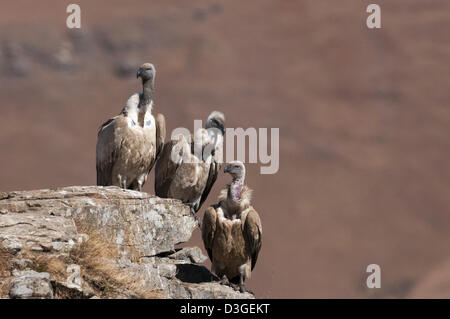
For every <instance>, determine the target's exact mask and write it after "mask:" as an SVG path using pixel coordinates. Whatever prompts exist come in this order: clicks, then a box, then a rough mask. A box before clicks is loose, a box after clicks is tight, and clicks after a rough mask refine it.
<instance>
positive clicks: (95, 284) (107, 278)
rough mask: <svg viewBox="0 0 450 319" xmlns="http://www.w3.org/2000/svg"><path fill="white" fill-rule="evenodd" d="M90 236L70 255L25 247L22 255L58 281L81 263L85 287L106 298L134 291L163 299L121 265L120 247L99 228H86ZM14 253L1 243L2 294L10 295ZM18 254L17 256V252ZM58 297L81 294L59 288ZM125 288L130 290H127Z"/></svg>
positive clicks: (34, 267)
mask: <svg viewBox="0 0 450 319" xmlns="http://www.w3.org/2000/svg"><path fill="white" fill-rule="evenodd" d="M85 233H87V234H88V235H89V239H88V240H87V241H85V242H83V243H81V244H80V245H78V246H76V247H75V248H74V249H72V250H71V251H70V252H69V254H67V255H58V256H54V255H49V254H47V253H42V252H32V251H29V250H27V249H23V250H22V252H21V254H20V257H19V258H26V259H30V260H31V261H32V263H31V265H30V266H29V268H31V269H33V270H35V271H37V272H48V273H49V274H50V275H51V276H52V277H53V278H54V279H56V281H57V282H60V283H65V282H66V281H67V278H68V276H69V275H70V274H69V273H68V272H67V267H68V266H69V265H70V264H77V265H79V266H80V267H81V277H82V286H83V290H85V288H86V289H87V291H91V292H92V293H94V294H95V295H97V296H99V297H102V298H123V297H129V296H130V294H131V296H132V297H135V298H146V299H159V298H165V297H166V296H165V295H163V294H161V293H159V292H156V291H148V290H144V289H142V288H140V287H139V286H138V285H137V284H136V283H135V278H134V277H133V276H132V275H131V274H130V273H128V272H126V271H125V270H123V269H121V268H120V267H119V266H118V265H117V264H116V263H115V262H114V259H116V258H118V257H119V254H118V251H117V247H116V246H115V245H113V244H111V243H107V242H105V241H104V240H103V239H102V237H101V236H100V235H98V234H97V233H95V232H85ZM12 258H14V255H13V254H11V253H9V252H7V251H6V250H4V249H2V248H1V247H0V297H7V296H8V289H9V287H8V286H9V285H8V282H9V281H8V280H6V279H7V278H9V277H10V276H11V271H12V265H11V262H10V261H11V259H12ZM16 258H17V256H16ZM57 291H58V292H57V295H56V298H81V297H82V296H81V295H79V296H78V295H77V294H73V291H72V292H70V290H68V291H66V290H64V289H59V290H57ZM125 291H129V292H130V293H129V294H126V293H125Z"/></svg>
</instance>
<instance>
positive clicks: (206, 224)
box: [202, 207, 217, 262]
mask: <svg viewBox="0 0 450 319" xmlns="http://www.w3.org/2000/svg"><path fill="white" fill-rule="evenodd" d="M216 225H217V212H216V210H215V209H214V207H208V209H207V210H206V211H205V214H204V215H203V221H202V239H203V244H204V245H205V249H206V252H207V253H208V256H209V259H210V260H211V262H212V261H213V256H212V245H213V240H214V233H215V231H216Z"/></svg>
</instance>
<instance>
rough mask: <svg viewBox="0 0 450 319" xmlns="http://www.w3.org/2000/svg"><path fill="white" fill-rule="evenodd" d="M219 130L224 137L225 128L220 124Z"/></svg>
mask: <svg viewBox="0 0 450 319" xmlns="http://www.w3.org/2000/svg"><path fill="white" fill-rule="evenodd" d="M219 130H220V131H221V132H222V135H225V126H224V125H223V124H222V123H220V125H219Z"/></svg>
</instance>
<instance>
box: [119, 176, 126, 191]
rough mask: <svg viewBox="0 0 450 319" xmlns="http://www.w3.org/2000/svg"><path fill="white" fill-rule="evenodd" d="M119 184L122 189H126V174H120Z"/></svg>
mask: <svg viewBox="0 0 450 319" xmlns="http://www.w3.org/2000/svg"><path fill="white" fill-rule="evenodd" d="M120 184H121V187H122V188H123V189H127V178H126V176H122V177H121V178H120Z"/></svg>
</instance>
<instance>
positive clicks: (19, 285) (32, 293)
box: [9, 270, 53, 299]
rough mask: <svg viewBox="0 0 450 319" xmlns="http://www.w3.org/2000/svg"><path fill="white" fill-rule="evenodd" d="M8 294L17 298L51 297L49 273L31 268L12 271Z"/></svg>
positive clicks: (51, 289)
mask: <svg viewBox="0 0 450 319" xmlns="http://www.w3.org/2000/svg"><path fill="white" fill-rule="evenodd" d="M13 275H14V276H15V278H14V279H13V280H12V281H11V286H10V289H9V296H10V297H11V298H17V299H27V298H34V299H38V298H53V288H52V285H51V283H50V274H49V273H46V272H36V271H33V270H26V271H14V272H13Z"/></svg>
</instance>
